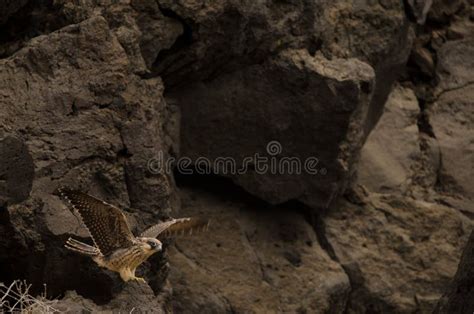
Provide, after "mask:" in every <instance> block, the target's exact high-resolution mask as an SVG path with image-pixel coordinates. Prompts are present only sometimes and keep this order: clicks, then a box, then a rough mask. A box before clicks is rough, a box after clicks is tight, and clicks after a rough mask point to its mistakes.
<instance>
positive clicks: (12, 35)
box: [0, 0, 69, 58]
mask: <svg viewBox="0 0 474 314" xmlns="http://www.w3.org/2000/svg"><path fill="white" fill-rule="evenodd" d="M18 1H19V0H18ZM67 24H69V23H68V21H67V19H66V17H65V16H64V15H62V14H61V12H60V7H59V6H55V5H54V1H53V0H29V1H28V2H27V3H26V4H25V5H24V6H23V7H21V8H20V9H19V10H18V11H16V12H15V13H13V14H12V15H11V16H10V17H9V18H8V20H7V21H5V22H4V23H3V24H0V58H6V57H8V56H11V55H12V54H14V53H15V52H16V51H18V50H20V49H21V48H23V46H24V45H25V44H26V43H27V42H28V41H29V40H30V39H31V38H34V37H37V36H40V35H43V34H48V33H51V32H53V31H55V30H58V29H60V28H62V27H64V26H66V25H67Z"/></svg>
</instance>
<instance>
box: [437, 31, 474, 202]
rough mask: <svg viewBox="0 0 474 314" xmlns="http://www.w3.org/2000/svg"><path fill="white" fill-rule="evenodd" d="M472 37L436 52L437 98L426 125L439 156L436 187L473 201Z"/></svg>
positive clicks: (452, 42) (473, 110)
mask: <svg viewBox="0 0 474 314" xmlns="http://www.w3.org/2000/svg"><path fill="white" fill-rule="evenodd" d="M473 53H474V37H473V38H470V39H464V40H458V41H450V42H447V43H446V44H445V45H443V47H442V48H441V49H440V51H439V52H438V58H439V63H438V75H439V76H440V78H441V83H440V84H439V86H438V98H437V100H436V101H435V102H434V104H433V105H432V106H431V107H430V108H429V111H428V114H429V116H430V123H431V126H432V128H433V132H434V134H435V135H436V139H437V141H438V143H439V146H440V150H441V155H442V169H441V174H440V185H441V187H442V188H443V189H444V190H445V191H446V192H451V193H454V194H458V195H462V196H463V197H467V198H468V199H470V200H474V167H473V165H474V85H473V84H474V75H473V73H474V62H473V60H472V59H473V58H472V55H473Z"/></svg>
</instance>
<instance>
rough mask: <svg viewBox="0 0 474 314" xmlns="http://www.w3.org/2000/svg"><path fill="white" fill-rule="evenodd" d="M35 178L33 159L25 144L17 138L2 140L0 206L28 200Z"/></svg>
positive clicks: (0, 154) (0, 146) (0, 148)
mask: <svg viewBox="0 0 474 314" xmlns="http://www.w3.org/2000/svg"><path fill="white" fill-rule="evenodd" d="M33 177H34V166H33V159H32V158H31V155H30V153H29V151H28V148H27V147H26V145H25V143H24V142H23V141H21V140H20V139H18V138H15V137H9V136H7V137H5V138H0V206H5V205H6V204H7V203H17V202H21V201H24V200H26V199H27V198H28V197H29V195H30V191H31V187H32V185H33Z"/></svg>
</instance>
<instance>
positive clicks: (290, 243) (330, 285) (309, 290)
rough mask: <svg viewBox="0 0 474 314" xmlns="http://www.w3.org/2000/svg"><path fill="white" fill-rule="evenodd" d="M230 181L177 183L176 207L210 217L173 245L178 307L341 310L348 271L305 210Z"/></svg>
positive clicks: (219, 310) (192, 309)
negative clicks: (266, 199) (258, 196)
mask: <svg viewBox="0 0 474 314" xmlns="http://www.w3.org/2000/svg"><path fill="white" fill-rule="evenodd" d="M216 186H217V187H216ZM228 186H229V185H228V184H225V183H220V182H217V183H216V184H212V185H211V186H210V187H209V186H206V185H204V186H201V187H197V186H193V185H185V186H184V187H183V188H182V189H181V191H180V195H181V198H182V202H183V204H182V205H183V206H182V209H181V211H180V213H179V214H180V215H186V216H196V215H198V216H208V217H211V226H210V230H209V232H208V233H207V234H203V235H200V236H196V237H194V238H192V239H182V240H180V239H178V240H176V243H175V244H174V248H173V249H172V250H171V251H170V263H171V264H172V265H173V267H172V268H171V272H170V277H169V278H170V282H171V284H172V286H173V307H174V309H175V311H176V312H177V313H182V312H202V311H204V312H206V313H224V312H227V313H231V312H237V313H249V312H251V313H262V312H293V313H294V312H301V311H303V312H304V311H308V312H311V313H343V311H344V309H345V304H346V302H347V297H348V293H349V290H350V285H349V280H348V277H347V275H346V274H345V273H344V271H343V269H342V268H341V267H340V265H338V264H337V263H335V262H334V261H333V260H331V258H330V257H329V256H328V255H327V253H326V252H325V251H324V250H323V249H322V248H321V246H320V245H319V243H318V240H317V237H316V234H315V232H314V230H313V229H312V227H311V225H310V224H308V222H307V221H306V220H305V219H304V216H303V214H298V215H295V214H294V211H295V208H294V207H291V206H290V205H288V206H286V207H285V206H282V207H281V208H279V209H272V208H268V205H265V204H264V203H262V202H259V201H255V200H254V199H252V198H249V197H248V196H245V194H243V193H242V192H236V191H235V187H234V188H230V190H229V189H228V188H227V187H228ZM203 187H204V188H203ZM209 188H210V190H209ZM241 193H242V194H241ZM246 198H248V200H247V201H245V199H246Z"/></svg>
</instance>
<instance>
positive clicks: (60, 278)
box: [0, 16, 171, 303]
mask: <svg viewBox="0 0 474 314" xmlns="http://www.w3.org/2000/svg"><path fill="white" fill-rule="evenodd" d="M133 72H134V71H133V68H132V67H131V65H130V61H129V58H128V56H127V53H126V51H125V50H124V49H123V47H122V45H121V44H120V42H119V41H118V39H117V38H116V37H115V35H114V33H113V32H112V31H111V29H110V28H109V26H108V23H107V21H106V20H105V19H104V18H103V17H101V16H96V17H92V18H90V19H86V20H84V21H83V22H81V23H79V24H74V25H70V26H67V27H65V28H63V29H61V30H60V31H57V32H53V33H51V34H49V35H45V36H40V37H37V38H35V39H33V40H31V41H30V42H29V43H28V45H27V46H26V47H24V48H23V49H21V50H20V51H18V52H17V53H16V54H14V55H13V56H12V57H10V58H7V59H3V60H0V81H1V87H0V94H1V95H2V110H1V112H0V120H1V121H2V123H1V126H0V130H1V132H2V135H3V136H4V138H3V139H2V142H1V143H2V145H7V144H8V145H7V146H6V147H5V148H6V149H2V158H5V156H7V157H8V154H13V155H14V157H12V158H9V159H8V163H4V164H2V167H5V169H3V168H2V171H1V172H2V180H3V179H4V178H5V179H6V192H7V193H6V194H4V193H2V198H3V197H4V195H6V196H7V197H8V196H11V198H12V199H13V202H12V203H16V204H13V205H9V206H8V207H6V208H4V207H2V214H1V225H2V230H3V231H4V232H5V233H3V235H2V238H5V240H3V241H2V243H3V242H5V243H4V244H5V245H3V246H2V247H1V248H0V250H1V254H0V256H1V262H0V263H1V264H2V276H4V277H3V278H2V280H5V281H8V280H13V279H17V278H24V279H27V280H28V282H30V283H32V284H33V285H34V286H35V287H37V288H40V287H42V286H43V283H45V284H47V285H48V288H49V292H50V293H51V294H52V295H58V294H60V293H62V292H64V291H66V290H76V291H77V292H78V293H79V294H81V295H83V296H85V297H87V298H90V299H93V300H94V301H95V302H99V303H106V302H108V300H110V299H111V298H113V297H114V296H115V295H117V294H119V293H120V291H121V290H122V289H123V288H124V285H123V284H122V283H120V281H119V280H117V277H116V275H115V274H110V273H108V272H105V271H103V270H101V269H99V268H98V267H97V266H96V265H94V263H93V262H92V261H91V260H90V259H89V258H85V257H81V256H78V255H76V254H71V252H68V251H66V250H65V249H64V247H63V244H64V241H65V240H66V239H67V237H68V236H70V235H73V234H76V235H78V236H80V237H86V236H87V233H85V232H84V230H80V226H81V225H80V222H79V220H78V219H77V218H76V217H74V216H73V215H72V214H71V212H70V211H69V210H68V209H67V208H66V207H65V205H64V204H63V203H62V202H61V201H60V200H59V199H58V198H57V197H56V196H54V195H52V192H53V191H54V190H55V189H56V188H57V187H58V186H61V185H68V186H72V187H76V188H79V189H82V190H84V191H89V192H90V193H91V194H93V195H96V196H98V197H101V198H103V199H108V200H110V202H111V203H114V204H116V205H118V206H121V207H123V208H125V209H126V208H129V207H133V208H134V209H130V210H129V212H130V218H131V221H132V222H133V224H132V225H134V226H137V225H139V226H140V227H144V225H145V224H151V223H152V221H154V220H155V221H156V219H157V218H158V217H159V216H166V215H167V212H166V208H168V206H169V205H168V203H167V202H168V198H169V195H170V193H171V188H170V185H169V183H167V180H168V179H167V177H166V176H163V175H161V176H160V175H152V174H151V173H150V172H149V171H148V170H147V161H148V159H150V158H151V157H153V156H155V155H156V153H157V152H158V151H159V150H164V146H163V145H164V144H163V142H162V137H163V136H164V135H163V134H164V131H163V127H162V123H163V121H164V120H165V118H164V117H165V116H166V115H167V113H166V110H167V109H166V103H165V101H164V99H163V98H162V92H163V86H162V83H161V80H160V79H159V78H155V79H149V80H142V79H141V78H140V77H138V76H136V75H135V74H133ZM11 138H17V140H9V139H11ZM2 147H4V146H2ZM9 152H10V153H9ZM5 154H6V155H5ZM15 158H16V159H15ZM15 162H17V163H19V164H21V165H22V166H23V167H20V169H18V172H17V173H15V174H14V173H12V171H14V168H11V167H14V166H15ZM33 167H34V171H35V177H34V180H33V178H32V168H33ZM3 174H5V175H3ZM10 181H11V182H10ZM15 182H16V183H15ZM12 184H13V185H12ZM12 186H13V187H14V188H12ZM15 189H16V190H15ZM30 189H31V192H30ZM2 191H3V188H2ZM142 193H143V195H144V197H140V195H141V194H142ZM28 196H29V197H28ZM20 201H23V202H21V203H20ZM134 216H137V217H139V219H138V220H134V219H133V217H134ZM135 221H136V223H135ZM12 248H15V249H12ZM156 264H159V263H158V262H157V263H156ZM157 272H159V267H157V268H154V274H150V276H151V277H150V281H151V282H153V279H152V278H153V276H157ZM158 277H159V275H158ZM158 277H156V278H157V279H156V280H157V281H159V279H158ZM161 280H162V279H161ZM154 285H155V286H157V287H159V286H161V285H163V282H157V283H155V284H154ZM158 292H159V291H157V293H158ZM130 297H132V296H130Z"/></svg>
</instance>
